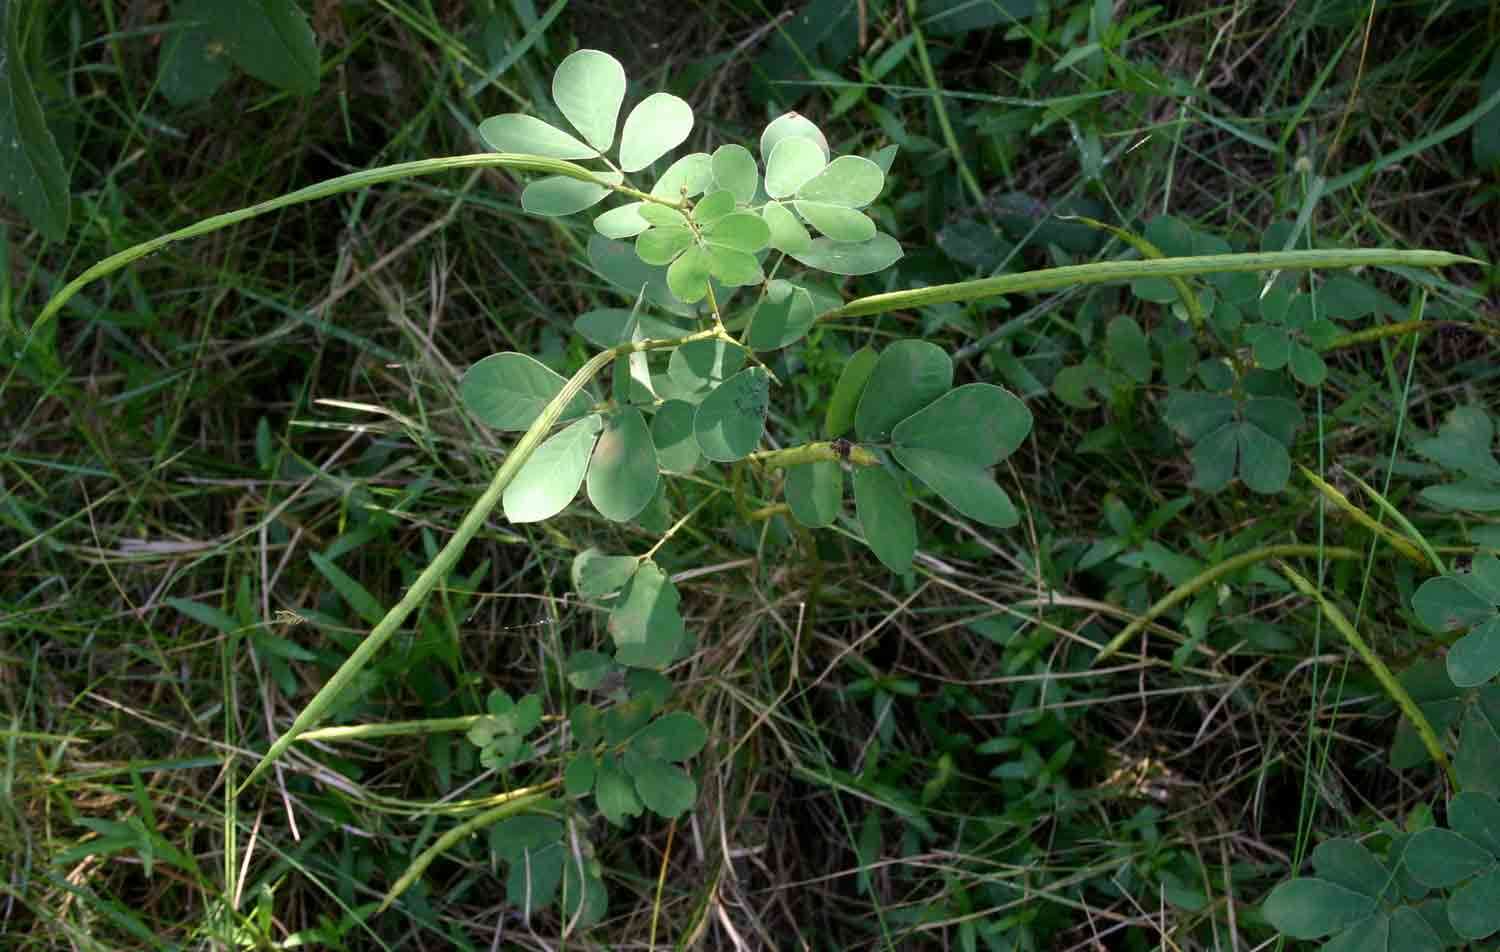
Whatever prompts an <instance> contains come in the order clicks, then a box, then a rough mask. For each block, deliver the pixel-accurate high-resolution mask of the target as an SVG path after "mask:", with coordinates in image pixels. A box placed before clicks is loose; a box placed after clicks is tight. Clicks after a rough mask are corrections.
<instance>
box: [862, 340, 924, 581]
mask: <svg viewBox="0 0 1500 952" xmlns="http://www.w3.org/2000/svg"><path fill="white" fill-rule="evenodd" d="M945 356H946V355H945ZM854 511H855V514H856V515H857V516H858V517H859V524H860V526H861V528H863V529H864V534H865V542H866V544H867V545H869V547H870V551H872V552H874V553H875V557H876V558H878V559H879V560H880V561H881V562H882V563H884V564H885V566H886V567H887V568H889V569H891V570H892V571H894V572H901V573H905V572H909V571H911V560H912V556H914V555H915V554H916V551H917V521H916V518H915V517H914V516H913V515H912V511H911V503H909V502H907V500H906V497H905V496H904V495H903V494H902V492H901V487H900V486H898V485H897V484H896V480H895V478H894V477H892V476H891V474H890V473H888V472H886V471H885V470H884V469H880V468H876V467H865V466H860V467H857V468H855V470H854Z"/></svg>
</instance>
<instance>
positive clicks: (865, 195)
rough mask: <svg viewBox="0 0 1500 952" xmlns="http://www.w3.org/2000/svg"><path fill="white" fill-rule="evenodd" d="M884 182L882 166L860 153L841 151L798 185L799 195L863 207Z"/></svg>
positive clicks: (798, 196) (805, 197) (797, 193)
mask: <svg viewBox="0 0 1500 952" xmlns="http://www.w3.org/2000/svg"><path fill="white" fill-rule="evenodd" d="M884 185H885V173H884V172H882V171H880V166H878V165H876V164H875V163H874V162H871V161H870V160H869V159H866V158H863V157H861V156H857V155H841V156H839V157H838V158H836V159H834V160H833V161H832V162H830V163H828V165H827V166H825V167H824V168H823V170H822V171H820V172H819V173H818V174H817V175H814V176H813V177H812V178H810V179H808V180H807V181H806V182H804V183H803V184H802V187H801V188H799V189H797V192H796V195H797V198H799V199H802V200H804V201H809V202H826V203H828V204H830V205H843V206H845V207H847V208H864V207H865V206H866V205H868V204H870V203H871V202H873V201H875V199H876V198H877V197H879V195H880V190H881V188H882V187H884Z"/></svg>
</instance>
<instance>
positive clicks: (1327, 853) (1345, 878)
mask: <svg viewBox="0 0 1500 952" xmlns="http://www.w3.org/2000/svg"><path fill="white" fill-rule="evenodd" d="M1312 864H1313V868H1314V869H1315V870H1317V871H1318V878H1320V879H1326V880H1328V881H1329V882H1331V883H1337V884H1338V885H1340V886H1343V887H1344V888H1345V889H1352V890H1354V891H1355V892H1357V893H1361V894H1363V895H1366V896H1369V897H1371V898H1372V899H1380V898H1381V897H1382V896H1383V895H1386V898H1389V899H1390V901H1392V902H1395V901H1396V899H1397V898H1398V897H1397V896H1396V894H1395V887H1396V880H1395V877H1394V876H1392V875H1391V872H1390V870H1388V869H1386V868H1385V866H1384V865H1382V864H1381V862H1380V860H1378V859H1376V858H1375V854H1373V853H1371V852H1370V851H1369V850H1368V849H1365V846H1364V844H1363V843H1360V842H1359V841H1358V840H1353V839H1349V838H1347V837H1339V838H1337V839H1332V840H1325V841H1324V842H1322V843H1319V844H1318V848H1317V849H1315V850H1313V854H1312ZM1387 894H1388V895H1387Z"/></svg>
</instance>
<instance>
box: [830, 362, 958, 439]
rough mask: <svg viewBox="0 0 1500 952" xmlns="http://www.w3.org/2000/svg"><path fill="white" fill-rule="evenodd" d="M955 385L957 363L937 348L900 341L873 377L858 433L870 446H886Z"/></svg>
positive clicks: (859, 413) (857, 415)
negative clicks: (914, 416) (904, 423)
mask: <svg viewBox="0 0 1500 952" xmlns="http://www.w3.org/2000/svg"><path fill="white" fill-rule="evenodd" d="M952 385H953V361H952V359H950V358H949V357H948V354H947V352H946V351H944V350H943V349H942V348H941V347H939V346H937V345H936V344H933V343H930V342H928V341H922V340H900V341H896V342H895V343H894V344H891V345H890V346H888V347H886V349H885V350H884V351H882V352H881V354H880V360H879V361H877V362H876V364H875V368H874V370H873V371H871V373H870V380H869V383H868V385H867V386H866V387H865V388H864V395H863V396H862V397H861V398H860V401H859V409H858V410H857V411H856V412H855V415H854V431H855V432H856V433H858V434H859V438H860V439H861V440H863V441H866V442H872V443H878V442H884V441H885V440H887V439H889V438H890V435H891V430H892V429H893V428H894V427H895V426H896V424H898V423H900V422H901V421H902V420H904V419H906V418H907V417H909V416H911V415H912V414H913V413H916V412H917V411H918V410H920V409H922V408H923V407H925V406H927V405H928V404H929V403H932V402H933V401H934V400H936V399H937V398H938V397H940V396H942V395H943V394H945V393H947V392H948V388H949V387H951V386H952Z"/></svg>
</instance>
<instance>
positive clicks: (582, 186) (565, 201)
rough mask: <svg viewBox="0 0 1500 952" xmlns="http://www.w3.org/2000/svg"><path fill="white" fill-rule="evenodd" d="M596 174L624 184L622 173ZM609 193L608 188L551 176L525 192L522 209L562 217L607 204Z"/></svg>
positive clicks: (609, 180) (537, 213)
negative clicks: (606, 199)
mask: <svg viewBox="0 0 1500 952" xmlns="http://www.w3.org/2000/svg"><path fill="white" fill-rule="evenodd" d="M595 174H596V175H598V176H599V178H601V179H604V180H606V181H608V182H610V183H612V184H614V185H618V184H620V182H621V181H622V178H621V176H620V173H618V172H598V173H595ZM609 192H610V189H609V186H608V185H596V184H594V183H593V182H583V181H579V180H578V179H575V178H569V177H567V176H566V175H549V176H547V177H546V178H542V179H537V180H536V181H535V182H532V183H531V184H529V185H527V186H526V187H525V188H524V189H522V190H521V207H522V208H523V209H525V210H526V211H528V212H530V213H531V214H533V215H545V216H546V217H548V218H560V217H562V216H563V215H572V214H574V213H575V212H581V211H583V210H584V209H585V208H592V207H594V206H595V205H597V204H599V203H600V202H602V201H604V197H605V196H606V195H608V194H609Z"/></svg>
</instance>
